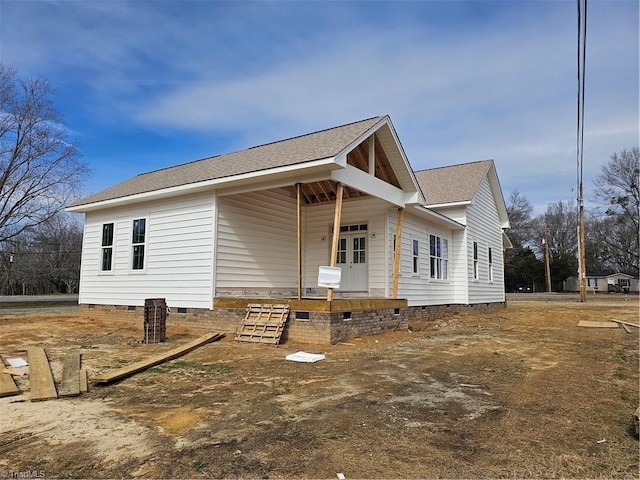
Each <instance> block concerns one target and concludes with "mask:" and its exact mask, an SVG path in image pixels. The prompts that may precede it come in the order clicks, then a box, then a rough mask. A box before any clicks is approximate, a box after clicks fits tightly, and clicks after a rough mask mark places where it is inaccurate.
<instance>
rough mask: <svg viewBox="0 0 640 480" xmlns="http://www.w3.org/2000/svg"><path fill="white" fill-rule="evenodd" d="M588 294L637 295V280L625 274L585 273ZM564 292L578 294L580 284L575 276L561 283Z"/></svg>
mask: <svg viewBox="0 0 640 480" xmlns="http://www.w3.org/2000/svg"><path fill="white" fill-rule="evenodd" d="M586 279H587V285H586V287H587V292H588V293H625V292H629V293H638V290H639V288H638V283H639V282H638V278H637V277H635V278H634V277H633V276H631V275H627V274H626V273H612V274H609V275H605V274H592V273H587V276H586ZM563 287H564V290H565V292H579V291H580V282H579V279H578V276H577V275H572V276H571V277H569V278H567V279H566V280H565V281H564V282H563Z"/></svg>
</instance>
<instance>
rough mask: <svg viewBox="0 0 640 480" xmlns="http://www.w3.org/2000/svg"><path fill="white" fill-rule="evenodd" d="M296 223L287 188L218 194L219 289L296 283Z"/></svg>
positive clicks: (217, 278) (217, 267) (290, 285)
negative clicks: (226, 194) (222, 195)
mask: <svg viewBox="0 0 640 480" xmlns="http://www.w3.org/2000/svg"><path fill="white" fill-rule="evenodd" d="M296 225H297V220H296V201H295V199H294V198H292V197H291V195H290V193H289V192H288V191H287V190H284V189H277V190H264V191H260V192H252V193H247V194H242V195H230V196H226V197H219V216H218V225H217V232H218V238H217V260H216V270H217V274H216V289H222V290H224V289H239V288H240V289H245V288H255V289H269V288H294V287H296V285H297V262H298V260H297V258H298V257H297V230H296Z"/></svg>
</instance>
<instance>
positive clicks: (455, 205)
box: [424, 200, 473, 208]
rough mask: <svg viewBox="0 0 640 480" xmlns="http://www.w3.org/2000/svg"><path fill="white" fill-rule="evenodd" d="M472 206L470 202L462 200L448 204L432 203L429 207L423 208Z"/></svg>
mask: <svg viewBox="0 0 640 480" xmlns="http://www.w3.org/2000/svg"><path fill="white" fill-rule="evenodd" d="M469 205H473V202H472V201H471V200H464V201H462V202H450V203H434V204H431V205H424V207H425V208H451V207H468V206H469Z"/></svg>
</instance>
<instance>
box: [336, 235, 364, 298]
mask: <svg viewBox="0 0 640 480" xmlns="http://www.w3.org/2000/svg"><path fill="white" fill-rule="evenodd" d="M367 257H368V252H367V232H366V231H364V232H350V233H346V232H342V233H340V238H339V240H338V253H337V258H336V266H337V267H340V268H342V276H341V279H340V289H339V290H343V291H346V292H366V291H367V289H368V272H369V270H368V268H367V261H368V259H367Z"/></svg>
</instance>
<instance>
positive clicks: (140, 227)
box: [131, 218, 147, 270]
mask: <svg viewBox="0 0 640 480" xmlns="http://www.w3.org/2000/svg"><path fill="white" fill-rule="evenodd" d="M146 224H147V221H146V219H145V218H137V219H135V220H134V221H133V235H132V238H131V247H132V252H131V258H132V262H131V268H132V269H133V270H143V269H144V246H145V237H146V229H147V226H146Z"/></svg>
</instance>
